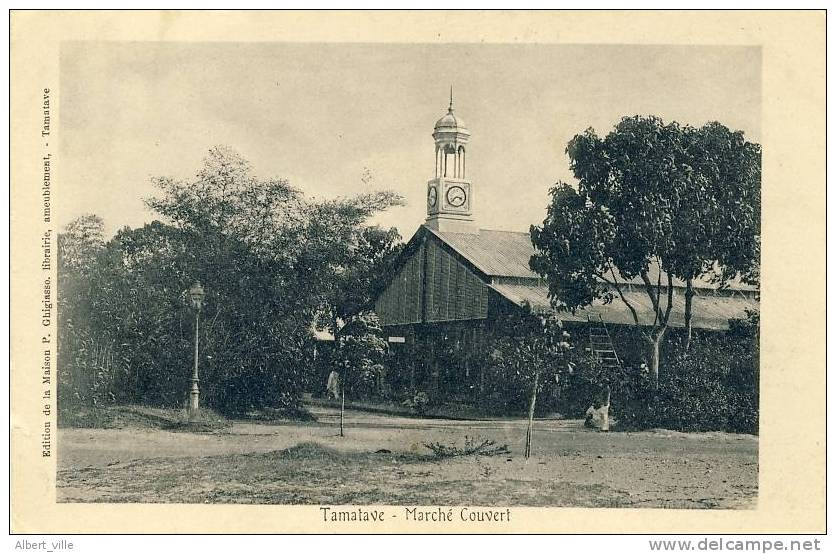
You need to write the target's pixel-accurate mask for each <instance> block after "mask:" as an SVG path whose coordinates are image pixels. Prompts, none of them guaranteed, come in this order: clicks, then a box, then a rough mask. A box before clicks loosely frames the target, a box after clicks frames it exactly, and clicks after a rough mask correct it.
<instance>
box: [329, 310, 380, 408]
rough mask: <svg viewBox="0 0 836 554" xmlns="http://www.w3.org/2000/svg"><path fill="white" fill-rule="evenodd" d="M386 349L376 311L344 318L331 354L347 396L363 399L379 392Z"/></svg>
mask: <svg viewBox="0 0 836 554" xmlns="http://www.w3.org/2000/svg"><path fill="white" fill-rule="evenodd" d="M387 351H388V343H387V342H386V339H384V338H383V329H382V328H381V327H380V319H378V317H377V314H375V313H374V312H371V311H367V312H362V313H360V314H357V315H356V316H354V317H352V318H351V319H349V320H348V321H347V322H346V324H345V326H344V327H343V328H342V329H340V332H339V334H338V336H337V348H336V349H335V350H334V354H333V355H334V366H335V367H336V368H338V369H337V371H339V373H340V379H341V382H342V384H343V387H344V388H345V395H346V397H348V398H352V399H354V400H362V399H367V398H371V397H373V396H377V395H378V394H379V393H380V392H381V391H380V384H381V383H382V381H383V372H384V366H383V360H384V358H385V355H386V353H387Z"/></svg>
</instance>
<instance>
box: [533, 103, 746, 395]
mask: <svg viewBox="0 0 836 554" xmlns="http://www.w3.org/2000/svg"><path fill="white" fill-rule="evenodd" d="M566 151H567V154H568V155H569V157H570V161H571V168H572V171H573V173H574V175H575V177H576V179H577V180H578V185H577V188H573V187H571V186H569V185H567V184H565V183H558V184H557V185H556V186H555V187H553V188H552V190H551V202H550V204H549V206H548V208H547V216H546V219H545V220H544V221H543V224H542V225H541V226H537V227H532V229H531V235H532V241H533V243H534V246H535V249H536V250H537V252H536V254H535V255H534V256H533V257H532V259H531V267H532V269H534V270H535V271H537V272H538V273H540V274H541V275H543V276H544V277H545V278H546V279H547V281H548V283H549V294H550V297H551V298H552V302H553V304H554V305H555V307H556V308H558V309H568V310H576V309H578V308H580V307H584V306H588V305H589V304H591V303H592V302H593V301H594V300H595V299H603V301H604V302H612V301H615V300H616V299H618V300H620V301H621V302H623V303H624V304H625V305H626V306H627V308H628V309H629V311H630V313H631V316H632V318H633V321H634V323H635V326H636V327H637V329H638V330H639V332H640V334H641V336H642V337H643V338H644V339H645V342H646V344H647V346H648V350H649V356H648V357H649V359H650V360H651V364H650V365H651V367H650V369H651V377H652V381H653V383H654V385H657V384H658V377H659V364H660V345H661V343H662V341H663V338H664V336H665V334H666V331H667V329H668V327H669V324H670V315H671V310H672V306H673V294H674V292H673V289H674V278H679V279H682V280H684V281H685V282H686V289H687V291H688V292H687V294H686V301H687V304H688V318H689V319H688V324H689V325H690V320H691V312H692V298H693V294H694V290H693V283H694V281H695V280H696V279H698V278H699V277H702V276H704V275H705V274H706V273H707V272H709V271H716V272H717V275H718V276H717V279H718V280H719V281H720V282H726V281H728V280H729V279H731V278H732V277H733V276H734V275H736V274H737V273H738V272H740V271H743V272H744V273H745V274H747V275H752V276H754V275H755V274H756V272H757V270H756V265H757V259H758V258H759V203H760V196H759V181H760V161H759V160H760V158H759V152H760V150H759V147H757V145H749V144H748V143H745V141H743V140H742V134H740V133H731V132H729V131H728V130H727V129H725V128H724V127H722V126H721V125H719V124H709V125H707V126H705V127H703V128H702V129H700V130H695V129H692V128H689V127H685V128H683V127H681V126H680V125H679V124H677V123H669V124H665V123H664V122H663V121H662V120H661V119H659V118H657V117H652V116H651V117H639V116H635V117H629V118H624V119H622V120H621V122H620V123H619V124H618V125H616V127H615V129H614V130H613V131H612V132H611V133H609V134H608V135H607V136H606V137H604V138H600V137H598V135H597V134H596V133H595V131H594V130H592V129H589V130H587V131H586V132H584V133H583V134H580V135H577V136H575V137H574V138H573V139H572V141H571V142H570V143H569V145H568V147H567V150H566ZM756 214H758V215H756ZM628 280H632V281H634V282H636V283H638V284H639V286H640V288H641V289H642V290H643V291H644V293H645V294H646V296H647V297H648V299H649V301H650V305H651V306H652V309H653V320H652V321H641V320H640V317H639V314H638V311H637V308H636V306H635V305H634V304H635V302H634V301H631V299H630V297H629V296H628V295H626V294H625V281H628Z"/></svg>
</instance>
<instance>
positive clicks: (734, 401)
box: [562, 313, 759, 433]
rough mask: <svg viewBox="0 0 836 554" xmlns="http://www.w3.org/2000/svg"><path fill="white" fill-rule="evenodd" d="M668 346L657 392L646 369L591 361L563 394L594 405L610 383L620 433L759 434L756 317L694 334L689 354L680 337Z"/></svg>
mask: <svg viewBox="0 0 836 554" xmlns="http://www.w3.org/2000/svg"><path fill="white" fill-rule="evenodd" d="M669 343H671V344H669V345H668V349H667V353H666V356H665V358H664V365H663V366H662V371H661V372H660V375H659V387H658V389H656V390H653V387H652V386H651V380H650V376H649V374H648V372H647V371H646V369H645V368H641V367H639V368H636V367H635V366H633V367H624V368H623V369H621V370H620V371H616V370H612V369H605V368H601V367H596V366H595V364H593V363H592V362H589V361H587V362H585V363H581V364H580V365H579V366H578V367H577V369H576V371H575V372H574V373H573V375H572V376H570V378H569V379H567V382H566V384H565V388H564V390H563V391H562V395H563V397H566V396H571V395H577V397H581V398H583V397H585V398H586V402H590V399H591V398H592V395H593V394H595V391H596V390H600V388H602V387H604V386H606V385H609V386H610V387H611V405H610V415H611V416H612V417H613V418H614V419H615V420H616V421H617V423H618V427H619V428H621V429H648V428H656V427H660V428H665V429H671V430H677V431H731V432H740V433H757V432H758V412H759V396H758V383H759V346H758V316H757V314H756V313H753V314H750V317H749V320H748V321H734V322H732V324H731V329H730V331H729V332H728V333H723V334H721V333H703V334H699V335H696V336H695V337H694V339H693V340H692V341H691V344H690V347H689V348H688V350H687V351H686V350H685V348H684V345H683V340H682V338H681V337H679V336H678V335H672V336H671V337H670V338H669Z"/></svg>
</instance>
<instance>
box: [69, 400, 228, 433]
mask: <svg viewBox="0 0 836 554" xmlns="http://www.w3.org/2000/svg"><path fill="white" fill-rule="evenodd" d="M58 426H59V427H64V428H77V429H125V428H131V429H164V430H167V431H191V432H213V431H221V430H225V429H229V428H230V427H231V426H232V422H231V421H229V420H228V419H226V418H225V417H223V416H221V415H219V414H218V413H216V412H214V411H212V410H210V409H207V408H201V409H200V410H199V412H198V415H197V417H195V418H193V419H190V418H189V417H188V415H187V413H186V411H185V410H173V409H167V408H151V407H148V406H135V405H129V406H73V407H67V408H63V407H60V406H59V408H58Z"/></svg>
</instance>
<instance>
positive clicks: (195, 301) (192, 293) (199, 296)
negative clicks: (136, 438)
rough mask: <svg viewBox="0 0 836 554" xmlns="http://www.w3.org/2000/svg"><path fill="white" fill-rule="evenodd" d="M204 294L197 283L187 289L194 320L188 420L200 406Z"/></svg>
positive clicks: (198, 282)
mask: <svg viewBox="0 0 836 554" xmlns="http://www.w3.org/2000/svg"><path fill="white" fill-rule="evenodd" d="M205 295H206V293H205V292H204V291H203V287H202V286H200V281H197V282H196V283H195V284H194V285H192V286H191V288H190V289H189V298H190V299H191V301H192V308H194V309H195V319H194V372H193V373H192V390H191V392H190V393H189V418H190V419H191V418H194V417H196V416H197V409H198V407H199V405H200V388H198V386H197V384H198V382H199V381H200V379H198V376H197V349H198V342H199V340H200V309H201V308H202V307H203V297H204V296H205Z"/></svg>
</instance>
